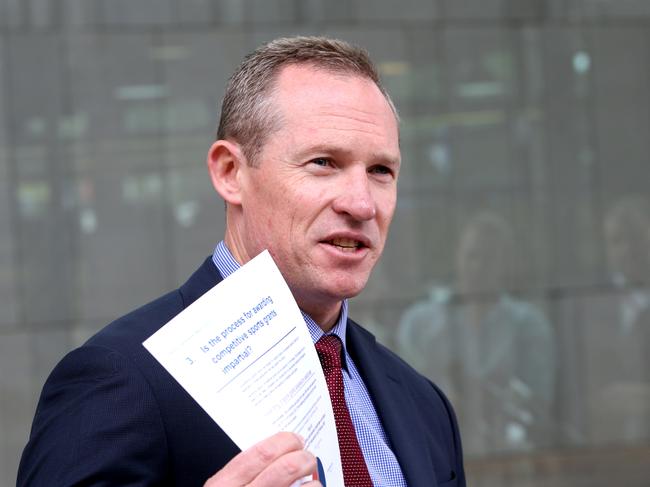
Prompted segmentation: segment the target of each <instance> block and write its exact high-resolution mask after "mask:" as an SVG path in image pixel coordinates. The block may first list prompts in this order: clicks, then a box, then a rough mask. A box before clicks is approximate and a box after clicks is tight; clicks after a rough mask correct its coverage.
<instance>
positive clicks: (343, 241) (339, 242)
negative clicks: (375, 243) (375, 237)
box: [327, 238, 365, 252]
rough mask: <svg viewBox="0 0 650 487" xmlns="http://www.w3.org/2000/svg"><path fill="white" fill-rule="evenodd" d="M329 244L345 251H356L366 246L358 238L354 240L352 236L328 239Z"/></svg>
mask: <svg viewBox="0 0 650 487" xmlns="http://www.w3.org/2000/svg"><path fill="white" fill-rule="evenodd" d="M327 243H328V244H330V245H333V246H334V247H336V248H337V249H339V250H342V251H343V252H354V251H355V250H357V249H361V248H364V247H365V245H364V244H363V243H362V242H359V241H358V240H353V239H351V238H334V239H332V240H328V241H327Z"/></svg>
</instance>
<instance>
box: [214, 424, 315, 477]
mask: <svg viewBox="0 0 650 487" xmlns="http://www.w3.org/2000/svg"><path fill="white" fill-rule="evenodd" d="M303 448H304V443H303V440H302V439H301V438H300V437H299V436H298V435H296V434H294V433H287V432H281V433H276V434H275V435H273V436H270V437H269V438H267V439H265V440H263V441H260V442H259V443H257V444H256V445H253V446H252V447H250V448H249V449H247V450H245V451H243V452H241V453H240V454H239V455H237V456H236V457H235V458H233V459H232V460H230V462H228V463H227V464H226V466H225V467H223V468H222V469H221V470H219V471H218V472H217V473H216V474H214V476H212V477H210V478H209V479H208V481H207V482H206V483H205V484H204V486H203V487H230V486H233V487H234V486H237V487H240V486H251V487H289V486H290V485H291V484H293V483H294V482H295V481H297V480H299V479H301V478H303V477H305V476H307V475H312V474H313V473H314V472H315V471H316V457H315V456H314V455H312V454H311V453H309V452H308V451H306V450H304V449H303ZM320 485H321V484H320V482H318V481H314V482H307V483H305V484H302V486H301V487H317V486H320Z"/></svg>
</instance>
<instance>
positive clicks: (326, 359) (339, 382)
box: [316, 335, 372, 487]
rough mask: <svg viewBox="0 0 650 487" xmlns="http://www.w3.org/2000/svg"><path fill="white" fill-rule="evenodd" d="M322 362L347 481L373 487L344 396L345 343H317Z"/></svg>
mask: <svg viewBox="0 0 650 487" xmlns="http://www.w3.org/2000/svg"><path fill="white" fill-rule="evenodd" d="M316 351H317V352H318V358H319V359H320V363H321V365H322V367H323V372H324V373H325V381H326V382H327V388H328V389H329V391H330V398H331V399H332V409H334V420H335V421H336V433H337V435H338V437H339V448H340V450H341V463H342V464H343V478H344V480H345V486H346V487H372V480H370V474H369V473H368V468H367V467H366V461H365V460H364V458H363V453H362V452H361V447H360V446H359V442H358V441H357V434H356V432H355V431H354V425H353V424H352V419H350V411H348V407H347V405H346V403H345V395H344V394H343V374H342V373H341V339H340V338H339V337H337V336H336V335H325V336H323V337H322V338H321V339H320V340H318V342H316Z"/></svg>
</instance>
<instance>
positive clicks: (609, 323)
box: [582, 196, 650, 443]
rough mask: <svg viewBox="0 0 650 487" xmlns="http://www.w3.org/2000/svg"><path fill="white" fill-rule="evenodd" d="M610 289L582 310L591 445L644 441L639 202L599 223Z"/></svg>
mask: <svg viewBox="0 0 650 487" xmlns="http://www.w3.org/2000/svg"><path fill="white" fill-rule="evenodd" d="M603 227H604V235H605V250H606V256H607V264H608V270H609V275H610V278H611V287H610V288H609V289H608V291H607V292H606V293H605V294H604V295H603V296H600V297H599V298H598V299H594V300H589V302H588V303H587V305H586V306H585V308H584V312H585V315H586V316H585V319H584V322H583V335H582V336H583V340H584V341H585V344H586V347H585V348H586V360H587V363H586V367H585V382H586V384H587V397H588V404H589V424H588V436H589V438H590V439H591V441H592V442H594V443H609V442H621V441H626V442H639V441H642V440H647V439H649V438H650V363H649V360H650V359H649V355H648V354H649V352H650V208H649V206H648V202H647V201H646V200H645V199H644V198H643V197H640V196H627V197H624V198H622V199H621V200H619V201H617V202H616V203H614V204H613V205H612V206H611V207H610V208H609V209H608V211H607V212H606V214H605V218H604V223H603Z"/></svg>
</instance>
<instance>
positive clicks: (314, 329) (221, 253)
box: [212, 240, 348, 356]
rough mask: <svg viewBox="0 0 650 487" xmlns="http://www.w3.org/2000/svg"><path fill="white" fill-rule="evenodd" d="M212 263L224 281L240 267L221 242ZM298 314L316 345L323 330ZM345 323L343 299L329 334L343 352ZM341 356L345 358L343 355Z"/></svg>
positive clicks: (305, 316) (344, 303)
mask: <svg viewBox="0 0 650 487" xmlns="http://www.w3.org/2000/svg"><path fill="white" fill-rule="evenodd" d="M212 262H214V265H215V266H217V269H218V270H219V272H220V273H221V275H222V276H223V278H224V279H225V278H226V277H228V276H229V275H230V274H232V273H233V272H235V271H236V270H237V269H239V268H240V267H241V266H240V265H239V262H237V261H236V260H235V258H234V257H233V255H232V253H231V252H230V249H228V247H227V246H226V243H225V242H224V241H223V240H222V241H221V242H219V243H218V244H217V246H216V247H215V248H214V252H213V253H212ZM300 312H301V313H302V317H303V319H304V320H305V323H306V324H307V329H308V330H309V335H310V336H311V339H312V341H313V342H314V343H316V342H317V341H318V340H320V338H321V337H322V336H323V335H325V333H323V330H321V328H320V326H318V324H317V323H316V322H315V321H314V319H313V318H312V317H311V316H309V315H308V314H307V313H305V312H304V311H303V310H300ZM347 323H348V300H347V299H344V300H343V301H342V303H341V313H340V314H339V319H338V321H337V322H336V324H335V325H334V327H333V328H332V330H331V331H330V332H329V334H330V335H336V336H338V337H339V338H340V339H341V342H343V349H344V350H346V348H345V332H346V329H347ZM343 355H344V356H345V354H343Z"/></svg>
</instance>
